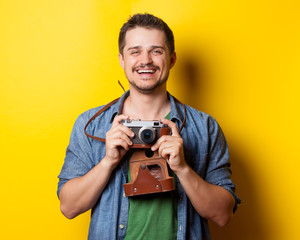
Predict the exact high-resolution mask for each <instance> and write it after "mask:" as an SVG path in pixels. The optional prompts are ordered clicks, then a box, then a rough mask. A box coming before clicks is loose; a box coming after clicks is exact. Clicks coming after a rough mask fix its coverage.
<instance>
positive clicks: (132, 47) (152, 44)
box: [119, 27, 176, 93]
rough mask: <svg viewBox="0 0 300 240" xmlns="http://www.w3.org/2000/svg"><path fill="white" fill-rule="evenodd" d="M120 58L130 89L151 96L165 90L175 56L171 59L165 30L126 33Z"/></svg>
mask: <svg viewBox="0 0 300 240" xmlns="http://www.w3.org/2000/svg"><path fill="white" fill-rule="evenodd" d="M119 59H120V64H121V66H122V68H123V69H124V71H125V75H126V77H127V79H128V81H129V85H130V88H131V89H132V87H133V88H134V89H136V90H138V91H139V92H143V93H151V92H153V91H154V90H156V89H158V88H163V89H166V81H167V79H168V76H169V71H170V69H171V68H172V67H173V66H174V64H175V61H176V54H175V53H174V54H172V55H171V56H170V52H169V49H168V46H167V44H166V37H165V34H164V32H163V31H161V30H157V29H147V28H142V27H137V28H134V29H131V30H129V31H127V33H126V36H125V47H124V49H123V55H122V54H119Z"/></svg>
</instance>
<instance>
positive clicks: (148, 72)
mask: <svg viewBox="0 0 300 240" xmlns="http://www.w3.org/2000/svg"><path fill="white" fill-rule="evenodd" d="M155 72H156V70H155V69H140V70H137V73H138V74H154V73H155Z"/></svg>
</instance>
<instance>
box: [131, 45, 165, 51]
mask: <svg viewBox="0 0 300 240" xmlns="http://www.w3.org/2000/svg"><path fill="white" fill-rule="evenodd" d="M141 48H142V46H133V47H129V48H128V49H127V51H130V50H133V49H141ZM155 48H160V49H163V50H165V48H164V47H163V46H156V45H153V46H151V47H150V49H155Z"/></svg>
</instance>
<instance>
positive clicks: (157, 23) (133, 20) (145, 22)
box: [119, 13, 175, 55]
mask: <svg viewBox="0 0 300 240" xmlns="http://www.w3.org/2000/svg"><path fill="white" fill-rule="evenodd" d="M136 27H144V28H149V29H151V28H154V29H157V30H161V31H163V32H164V33H165V35H166V43H167V46H168V48H169V51H170V55H172V54H173V53H174V51H175V47H174V35H173V32H172V30H171V29H170V28H169V26H168V25H167V24H166V23H165V22H164V21H163V20H161V19H160V18H158V17H155V16H153V15H151V14H148V13H144V14H135V15H133V16H132V17H130V18H129V19H128V21H127V22H126V23H124V25H123V26H122V28H121V30H120V34H119V53H121V54H122V55H123V49H124V47H125V36H126V32H127V31H128V30H131V29H134V28H136Z"/></svg>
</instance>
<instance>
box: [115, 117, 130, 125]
mask: <svg viewBox="0 0 300 240" xmlns="http://www.w3.org/2000/svg"><path fill="white" fill-rule="evenodd" d="M125 119H129V116H127V115H123V114H121V115H118V116H116V117H115V118H114V121H113V123H112V126H116V125H118V124H120V122H121V121H122V120H125Z"/></svg>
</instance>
